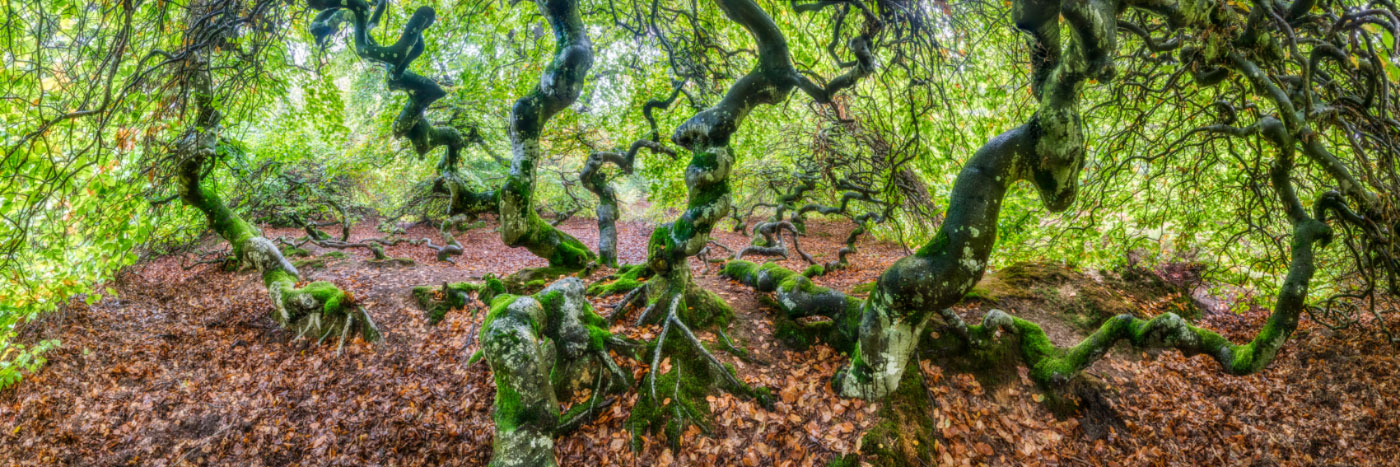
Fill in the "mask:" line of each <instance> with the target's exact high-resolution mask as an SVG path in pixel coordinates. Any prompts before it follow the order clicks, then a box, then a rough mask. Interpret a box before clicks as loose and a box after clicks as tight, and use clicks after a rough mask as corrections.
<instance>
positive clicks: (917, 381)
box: [860, 359, 937, 465]
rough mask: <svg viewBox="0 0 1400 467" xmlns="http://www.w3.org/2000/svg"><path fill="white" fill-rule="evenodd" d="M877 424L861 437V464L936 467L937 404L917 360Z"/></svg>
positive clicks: (889, 398) (884, 403)
mask: <svg viewBox="0 0 1400 467" xmlns="http://www.w3.org/2000/svg"><path fill="white" fill-rule="evenodd" d="M879 404H880V408H879V409H878V410H877V411H876V413H875V414H876V417H877V420H878V421H877V422H876V423H875V425H874V426H873V427H871V428H870V430H867V431H866V432H865V434H864V435H863V436H862V437H861V447H860V457H861V460H862V461H864V462H866V463H870V464H872V465H935V464H936V462H935V461H934V455H935V452H934V442H935V441H936V440H937V438H936V435H935V433H936V432H935V427H934V426H933V414H932V413H931V411H932V408H933V407H934V405H935V404H934V402H933V401H932V400H930V399H929V397H928V391H927V390H926V388H925V387H924V377H923V372H922V371H920V370H919V365H918V362H917V359H914V360H910V363H909V366H908V367H907V368H905V369H904V375H903V376H902V377H901V379H900V382H899V389H897V390H895V391H894V392H892V393H890V394H889V395H888V396H885V398H884V399H882V400H880V402H879Z"/></svg>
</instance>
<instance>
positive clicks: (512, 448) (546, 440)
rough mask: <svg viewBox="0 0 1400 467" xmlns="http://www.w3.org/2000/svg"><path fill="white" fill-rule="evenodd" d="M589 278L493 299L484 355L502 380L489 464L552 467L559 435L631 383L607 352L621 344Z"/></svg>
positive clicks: (498, 384)
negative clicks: (592, 296)
mask: <svg viewBox="0 0 1400 467" xmlns="http://www.w3.org/2000/svg"><path fill="white" fill-rule="evenodd" d="M583 290H584V287H583V282H582V281H580V280H578V279H577V278H572V277H571V278H567V279H563V280H560V281H557V282H555V283H553V284H551V285H550V286H549V287H547V288H545V289H544V290H542V291H540V293H537V294H535V295H533V296H519V295H510V294H502V295H497V296H495V297H494V298H493V299H492V300H491V311H490V312H489V314H487V316H486V319H485V321H483V322H482V325H481V343H482V350H481V354H482V355H483V356H484V357H485V359H486V361H487V363H488V364H490V366H491V373H492V375H494V378H495V382H496V401H495V408H494V410H493V411H492V419H493V420H494V421H495V422H496V432H495V440H494V444H493V446H492V455H491V465H496V466H540V465H554V464H555V458H554V436H556V435H557V434H559V433H561V432H564V431H568V430H571V429H574V428H577V427H578V426H580V425H581V424H582V423H583V422H584V421H586V420H588V419H589V418H591V417H592V416H593V415H595V414H597V413H598V411H599V410H600V409H602V408H604V407H606V406H607V405H608V404H610V403H611V402H612V400H611V399H606V397H607V396H608V395H610V394H613V393H615V392H617V391H621V390H624V389H626V388H627V387H628V386H630V381H629V378H628V376H627V375H626V374H625V373H623V372H622V371H621V369H620V368H619V367H618V366H617V364H616V363H615V362H613V360H612V358H611V357H609V356H608V346H609V345H612V344H613V343H615V342H617V341H618V339H616V338H614V337H613V336H612V334H611V333H610V332H608V329H607V322H606V321H604V320H603V318H602V317H600V316H598V315H597V314H595V313H594V312H593V309H592V307H591V306H589V304H588V300H587V299H586V298H585V297H584V295H583ZM585 389H587V390H590V391H591V396H590V398H589V400H588V401H587V402H584V403H582V404H579V405H577V406H575V407H573V408H571V409H569V410H568V411H565V412H563V413H561V412H560V410H559V402H558V401H559V400H561V399H562V400H569V399H572V398H573V395H574V394H576V393H577V392H579V391H580V390H585Z"/></svg>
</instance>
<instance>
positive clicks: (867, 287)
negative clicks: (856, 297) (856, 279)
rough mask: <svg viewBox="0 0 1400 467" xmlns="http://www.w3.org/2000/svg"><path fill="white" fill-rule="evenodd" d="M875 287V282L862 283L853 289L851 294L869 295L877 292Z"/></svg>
mask: <svg viewBox="0 0 1400 467" xmlns="http://www.w3.org/2000/svg"><path fill="white" fill-rule="evenodd" d="M875 285H876V284H875V281H870V282H862V283H860V284H856V285H855V286H854V287H851V293H853V294H861V295H868V294H869V293H870V292H874V291H875Z"/></svg>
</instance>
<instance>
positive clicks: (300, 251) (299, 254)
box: [282, 246, 311, 258]
mask: <svg viewBox="0 0 1400 467" xmlns="http://www.w3.org/2000/svg"><path fill="white" fill-rule="evenodd" d="M282 256H285V257H288V258H303V257H307V256H311V252H310V251H307V250H306V249H305V248H297V247H291V246H289V247H283V248H282Z"/></svg>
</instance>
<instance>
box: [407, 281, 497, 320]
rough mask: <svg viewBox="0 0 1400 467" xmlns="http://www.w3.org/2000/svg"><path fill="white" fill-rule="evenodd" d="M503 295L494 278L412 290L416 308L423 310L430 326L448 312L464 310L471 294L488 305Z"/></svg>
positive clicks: (444, 283)
mask: <svg viewBox="0 0 1400 467" xmlns="http://www.w3.org/2000/svg"><path fill="white" fill-rule="evenodd" d="M504 293H506V288H505V285H504V284H502V283H501V281H499V280H496V279H495V278H494V277H487V278H486V280H485V281H483V282H482V283H475V282H453V283H447V282H443V283H442V286H419V287H414V288H413V298H414V300H416V301H417V302H418V307H419V308H422V309H423V315H424V316H425V317H427V318H428V324H430V325H432V324H437V323H438V322H439V321H442V318H443V317H444V316H446V315H447V312H449V311H452V310H455V309H458V308H465V307H466V306H467V303H468V302H469V301H470V300H471V298H472V295H473V294H475V296H476V298H477V299H480V300H481V302H482V303H487V304H489V303H491V299H492V298H493V297H495V296H496V295H500V294H504Z"/></svg>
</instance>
